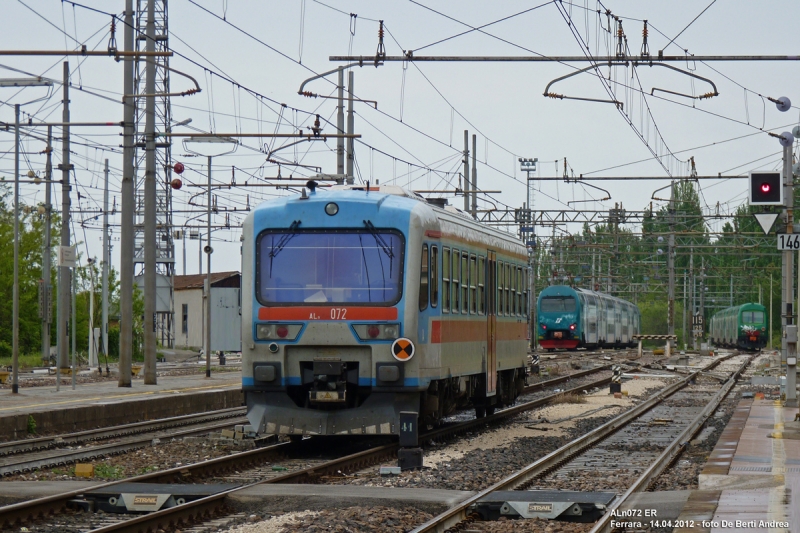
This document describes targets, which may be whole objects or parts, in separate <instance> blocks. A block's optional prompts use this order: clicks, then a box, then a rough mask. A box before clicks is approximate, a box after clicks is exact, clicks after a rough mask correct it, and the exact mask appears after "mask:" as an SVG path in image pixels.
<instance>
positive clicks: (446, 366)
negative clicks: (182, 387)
mask: <svg viewBox="0 0 800 533" xmlns="http://www.w3.org/2000/svg"><path fill="white" fill-rule="evenodd" d="M381 189H385V188H384V187H382V188H381ZM395 189H396V190H393V191H392V190H390V191H389V192H390V193H393V194H385V193H384V192H382V191H379V190H378V189H377V188H370V189H369V190H365V188H364V187H361V188H358V187H345V188H340V189H339V190H332V191H320V190H317V191H313V190H312V192H311V194H309V195H308V196H307V197H291V198H283V199H279V200H274V201H271V202H266V203H265V204H262V205H261V206H259V207H258V208H256V209H255V210H254V212H253V213H251V215H249V216H248V218H247V220H246V222H245V225H244V238H243V257H242V265H243V266H242V270H243V287H244V288H245V291H250V293H251V294H252V297H249V298H248V297H247V296H245V297H244V298H243V300H244V301H243V317H242V318H243V324H245V326H243V338H244V340H245V342H243V357H244V365H243V381H242V385H243V390H244V392H245V395H246V401H247V405H248V417H249V418H250V421H251V423H252V424H253V425H254V426H255V427H258V428H259V431H260V432H262V433H276V434H289V435H293V434H294V435H298V434H323V435H327V434H342V433H348V434H354V433H355V434H362V433H363V434H395V433H397V432H398V425H397V424H398V421H399V414H400V412H401V411H413V412H417V413H419V417H420V420H421V421H422V422H423V423H426V424H428V425H433V424H436V423H437V422H438V421H440V420H441V419H442V418H443V417H444V416H447V415H448V414H450V413H452V412H453V411H454V410H455V409H457V408H462V407H467V406H474V407H475V408H476V410H478V411H480V410H491V409H493V408H494V407H495V406H498V405H504V404H509V403H512V402H513V401H514V399H515V398H516V396H517V395H518V394H519V391H520V390H521V386H522V384H523V380H524V366H525V358H526V354H527V345H528V341H527V339H526V331H527V326H526V321H527V313H526V312H525V309H526V302H527V287H528V285H527V270H526V265H525V263H526V255H525V249H524V247H522V246H521V244H519V243H518V242H516V241H514V240H513V239H512V238H511V237H510V236H508V235H506V234H503V233H501V232H498V231H495V230H491V229H488V228H485V227H483V226H480V225H479V224H477V223H475V222H474V221H472V220H471V219H469V218H467V217H465V216H464V215H462V214H460V213H456V212H452V211H449V210H445V209H440V208H436V207H433V206H431V205H428V204H427V203H425V202H424V201H421V199H420V198H417V197H414V196H413V195H411V194H409V193H406V192H404V191H402V190H401V189H399V188H395ZM333 205H335V207H333ZM243 294H246V293H245V292H244V291H243Z"/></svg>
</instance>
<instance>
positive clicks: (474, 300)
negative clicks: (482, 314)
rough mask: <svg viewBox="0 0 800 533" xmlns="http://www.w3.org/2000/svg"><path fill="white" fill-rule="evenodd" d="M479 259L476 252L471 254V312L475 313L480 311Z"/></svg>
mask: <svg viewBox="0 0 800 533" xmlns="http://www.w3.org/2000/svg"><path fill="white" fill-rule="evenodd" d="M477 266H478V263H477V259H476V258H475V254H472V255H470V256H469V312H470V314H472V315H474V314H475V313H477V312H478V293H477V281H478V280H477V279H476V276H477V272H476V270H477Z"/></svg>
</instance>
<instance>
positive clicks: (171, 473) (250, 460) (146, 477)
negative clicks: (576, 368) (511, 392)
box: [0, 365, 611, 531]
mask: <svg viewBox="0 0 800 533" xmlns="http://www.w3.org/2000/svg"><path fill="white" fill-rule="evenodd" d="M607 368H608V365H604V366H601V367H597V368H594V369H589V370H584V371H580V372H575V373H573V374H569V375H567V376H561V377H558V378H554V379H552V380H547V381H543V382H540V383H536V384H533V385H529V386H527V387H526V388H525V389H524V392H525V393H530V392H535V391H536V390H541V389H544V388H546V387H548V386H552V385H558V384H560V383H563V382H565V381H567V380H569V379H577V378H580V377H584V376H586V375H589V374H591V373H595V372H600V371H603V370H606V369H607ZM610 381H611V378H610V377H608V378H603V379H600V380H597V381H594V382H591V383H587V384H584V385H580V386H577V387H574V388H572V389H569V390H565V391H561V392H559V393H557V394H564V393H566V394H570V393H577V392H580V391H582V390H587V389H591V388H594V387H599V386H603V385H605V384H608V383H609V382H610ZM554 396H556V395H555V394H554V395H548V396H546V397H544V398H540V399H537V400H533V401H532V402H528V403H525V404H520V405H518V406H515V407H512V408H510V409H505V410H503V411H499V412H498V413H495V414H494V415H491V416H487V417H485V418H480V419H476V420H472V421H468V422H464V423H461V424H457V425H454V426H449V427H447V428H440V429H437V430H434V431H431V432H427V433H424V434H423V435H421V436H420V438H421V439H430V438H440V437H442V436H444V435H447V434H448V431H449V432H450V433H449V434H456V433H460V432H462V431H467V430H469V429H473V428H476V427H480V426H485V425H486V424H488V423H493V422H496V421H499V420H502V419H503V418H506V417H508V416H513V415H515V414H517V413H519V412H521V411H524V410H526V409H533V408H536V407H539V406H541V405H545V404H546V403H547V402H549V401H550V400H552V398H553V397H554ZM291 445H292V443H288V442H287V443H281V444H275V445H272V446H268V447H265V448H258V449H255V450H248V451H246V452H242V453H238V454H234V455H229V456H224V457H217V458H215V459H210V460H208V461H203V462H202V463H196V464H193V465H184V466H180V467H176V468H171V469H168V470H163V471H160V472H150V473H147V474H142V475H140V476H135V477H132V478H127V479H125V480H118V481H112V482H108V483H100V484H97V485H93V486H91V487H87V488H83V489H79V490H74V491H70V492H66V493H62V494H56V495H53V496H47V497H44V498H37V499H35V500H31V501H27V502H21V503H16V504H12V505H7V506H4V507H0V528H3V527H7V526H11V525H13V524H16V523H22V522H24V521H26V520H30V519H33V518H36V517H41V516H47V515H50V514H53V513H55V512H57V510H58V509H59V508H63V507H64V506H65V505H66V503H67V501H68V500H70V499H73V498H76V497H79V496H81V495H82V494H83V493H85V492H86V491H88V490H94V489H100V488H107V487H112V486H114V485H117V484H120V483H144V482H150V483H169V482H175V481H180V482H187V481H190V480H191V479H192V478H193V477H195V478H202V477H203V476H214V475H220V474H224V473H225V472H227V471H229V470H231V469H233V468H241V467H246V466H248V465H252V464H258V463H263V462H264V459H265V457H267V456H268V455H271V454H275V453H280V452H282V451H283V450H284V449H288V448H289V447H291ZM397 448H399V445H398V444H390V445H387V446H382V447H378V448H373V449H371V450H366V451H363V452H359V453H355V454H351V455H348V456H346V457H342V458H339V459H336V460H334V461H330V462H328V463H325V464H322V465H318V466H315V467H310V468H306V469H302V470H297V471H294V472H289V473H286V474H283V475H280V476H276V477H273V478H270V479H268V480H265V481H261V482H259V483H301V482H313V481H314V480H316V479H318V478H319V477H321V476H323V475H326V474H330V473H337V472H338V471H344V472H348V471H352V470H353V469H357V468H363V467H364V466H365V465H369V464H374V462H375V461H376V460H381V459H382V458H383V457H386V456H387V455H394V454H396V451H397ZM370 456H371V458H370ZM259 483H255V484H259ZM253 485H254V484H250V485H245V486H243V487H240V488H239V489H236V490H242V489H243V488H247V487H250V486H253ZM229 493H230V491H229V492H225V493H220V494H218V495H212V496H209V497H207V498H203V499H200V500H195V501H193V502H188V503H185V504H183V505H181V506H178V507H173V508H170V509H166V510H163V511H158V512H157V513H152V514H150V515H147V516H146V517H142V518H143V519H146V518H147V517H153V520H154V522H148V523H150V524H152V523H156V524H165V523H166V524H171V523H175V522H174V520H181V519H185V518H190V517H197V516H205V515H206V514H207V513H206V512H205V511H203V509H202V507H201V508H199V509H194V507H193V506H195V505H200V506H202V505H205V504H208V505H210V506H214V505H217V503H215V502H217V501H218V500H220V499H221V498H224V497H225V496H226V495H227V494H229ZM220 501H221V500H220ZM200 502H202V503H200ZM175 513H177V514H175ZM164 517H168V520H167V521H166V522H164V521H162V519H163V518H164ZM142 523H144V521H143V520H140V519H136V520H134V521H126V522H124V523H123V524H130V527H131V528H132V529H125V527H127V526H125V527H123V525H122V524H115V525H111V526H108V527H109V528H112V529H105V528H104V529H102V530H98V531H106V530H107V531H147V530H148V527H149V526H148V527H145V528H144V529H138V528H139V524H142ZM155 529H157V528H153V530H155Z"/></svg>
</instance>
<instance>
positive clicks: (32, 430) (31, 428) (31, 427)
mask: <svg viewBox="0 0 800 533" xmlns="http://www.w3.org/2000/svg"><path fill="white" fill-rule="evenodd" d="M28 434H29V435H36V420H35V419H34V418H33V415H28Z"/></svg>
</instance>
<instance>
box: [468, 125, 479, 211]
mask: <svg viewBox="0 0 800 533" xmlns="http://www.w3.org/2000/svg"><path fill="white" fill-rule="evenodd" d="M477 139H478V136H477V135H475V134H474V133H473V134H472V183H470V189H472V193H471V194H472V210H471V211H470V212H471V213H472V218H474V219H476V220H477V219H478V157H477V154H478V149H477V146H476V143H477Z"/></svg>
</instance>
